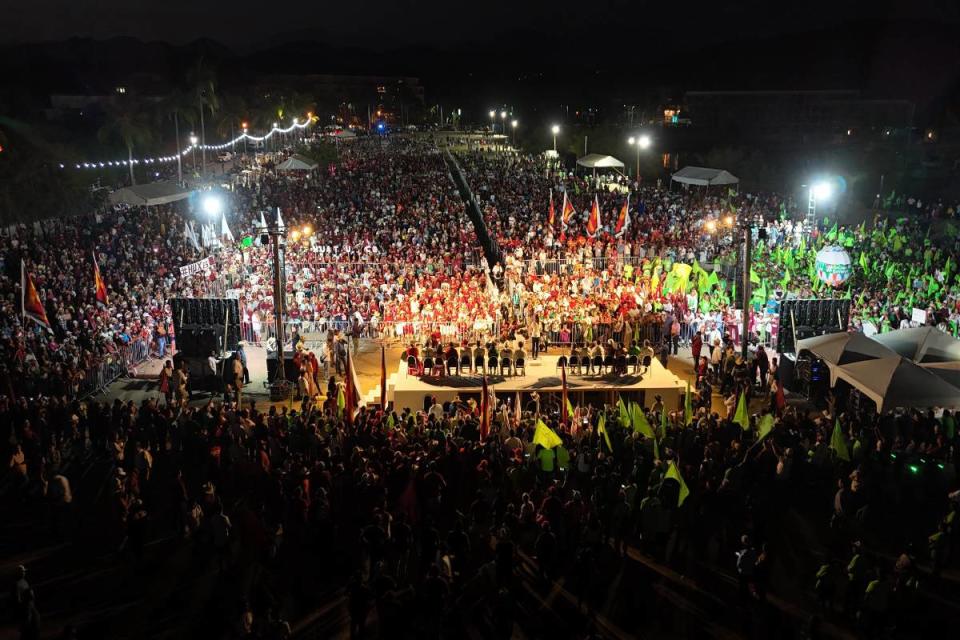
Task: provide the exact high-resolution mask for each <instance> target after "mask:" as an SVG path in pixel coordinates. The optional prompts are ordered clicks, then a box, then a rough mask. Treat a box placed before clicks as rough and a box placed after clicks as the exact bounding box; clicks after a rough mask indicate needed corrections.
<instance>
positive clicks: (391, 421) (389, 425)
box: [387, 411, 397, 429]
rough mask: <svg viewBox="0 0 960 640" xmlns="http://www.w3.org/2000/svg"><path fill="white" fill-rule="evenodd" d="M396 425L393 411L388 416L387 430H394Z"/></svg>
mask: <svg viewBox="0 0 960 640" xmlns="http://www.w3.org/2000/svg"><path fill="white" fill-rule="evenodd" d="M396 424H397V423H396V421H395V420H394V419H393V411H391V412H389V413H388V414H387V428H388V429H393V427H394V426H396Z"/></svg>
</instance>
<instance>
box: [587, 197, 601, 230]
mask: <svg viewBox="0 0 960 640" xmlns="http://www.w3.org/2000/svg"><path fill="white" fill-rule="evenodd" d="M600 227H601V224H600V203H599V202H598V201H597V196H596V195H594V196H593V206H592V207H590V217H589V218H587V235H589V236H590V237H591V238H595V237H597V232H598V231H600Z"/></svg>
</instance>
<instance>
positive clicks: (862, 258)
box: [860, 251, 870, 273]
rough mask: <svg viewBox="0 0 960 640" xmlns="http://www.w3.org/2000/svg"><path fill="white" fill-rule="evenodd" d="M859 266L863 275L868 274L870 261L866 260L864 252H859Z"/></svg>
mask: <svg viewBox="0 0 960 640" xmlns="http://www.w3.org/2000/svg"><path fill="white" fill-rule="evenodd" d="M860 266H861V267H862V268H863V272H864V273H868V272H869V271H870V260H869V259H868V258H867V253H866V251H861V252H860Z"/></svg>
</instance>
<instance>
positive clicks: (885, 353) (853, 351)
mask: <svg viewBox="0 0 960 640" xmlns="http://www.w3.org/2000/svg"><path fill="white" fill-rule="evenodd" d="M801 351H809V352H810V353H812V354H813V355H815V356H817V357H818V358H820V359H821V360H823V361H824V362H826V363H827V364H828V365H845V364H850V363H853V362H861V361H863V360H876V359H877V358H889V357H892V356H895V355H897V353H896V352H895V351H893V350H891V349H888V348H887V347H885V346H884V345H882V344H880V343H878V342H877V341H875V340H873V339H872V338H868V337H867V336H865V335H863V334H862V333H849V332H846V331H844V332H842V333H828V334H825V335H822V336H816V337H814V338H806V339H805V340H801V341H800V342H799V343H797V353H800V352H801Z"/></svg>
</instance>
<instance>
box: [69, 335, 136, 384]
mask: <svg viewBox="0 0 960 640" xmlns="http://www.w3.org/2000/svg"><path fill="white" fill-rule="evenodd" d="M149 356H150V343H149V342H147V341H146V340H139V339H138V340H134V341H132V342H130V343H128V344H125V345H122V346H121V347H120V348H119V349H118V350H117V351H116V352H114V353H110V354H107V355H106V356H104V358H103V360H102V361H101V362H100V364H98V365H97V366H95V367H94V368H92V369H90V370H88V371H87V372H86V375H85V376H84V377H83V380H81V381H80V384H79V385H78V386H77V388H76V389H75V394H76V396H77V397H79V398H84V397H87V396H90V395H94V394H97V393H100V392H102V391H104V390H105V389H106V388H107V386H108V385H109V384H110V383H111V382H113V381H114V380H116V379H117V378H121V377H123V376H125V375H128V374H129V373H130V371H131V369H133V368H134V367H136V366H137V365H138V364H140V363H141V362H143V361H145V360H146V359H147V358H148V357H149Z"/></svg>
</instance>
